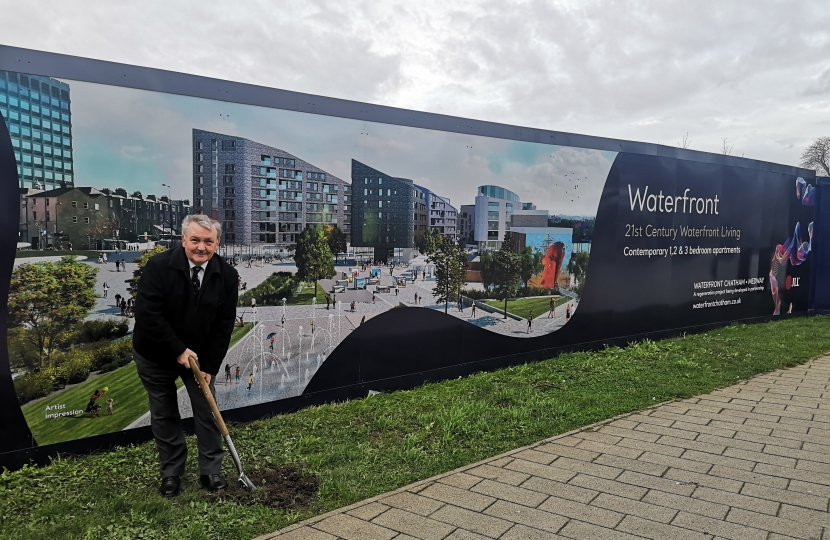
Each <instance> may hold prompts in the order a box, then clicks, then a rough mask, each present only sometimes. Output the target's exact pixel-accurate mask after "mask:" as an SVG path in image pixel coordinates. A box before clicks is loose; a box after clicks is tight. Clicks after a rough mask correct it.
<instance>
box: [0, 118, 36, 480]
mask: <svg viewBox="0 0 830 540" xmlns="http://www.w3.org/2000/svg"><path fill="white" fill-rule="evenodd" d="M18 185H19V184H18V178H17V164H16V163H15V159H14V149H13V148H12V140H11V137H10V135H9V130H8V128H7V127H6V123H5V122H2V121H0V231H6V233H5V234H0V298H2V303H3V309H0V410H2V411H3V414H0V452H7V451H9V450H17V449H20V448H28V447H30V446H35V442H34V438H33V437H32V432H31V431H29V425H28V424H27V423H26V418H25V417H24V416H23V411H22V410H20V404H19V403H18V402H17V394H15V391H14V383H13V382H12V374H11V366H10V364H9V347H8V333H7V331H6V329H7V328H8V316H9V315H8V314H9V310H8V301H9V285H10V283H11V275H12V268H13V267H14V255H15V252H16V251H17V234H16V231H17V229H18V224H19V221H18V220H19V217H20V208H18V204H19V190H18V187H17V186H18ZM10 233H14V234H10ZM0 466H2V462H0Z"/></svg>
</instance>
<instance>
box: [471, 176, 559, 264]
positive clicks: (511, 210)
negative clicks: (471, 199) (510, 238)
mask: <svg viewBox="0 0 830 540" xmlns="http://www.w3.org/2000/svg"><path fill="white" fill-rule="evenodd" d="M462 208H463V207H462ZM547 225H548V211H547V210H537V209H536V206H535V205H534V204H533V203H530V202H525V203H523V202H521V200H520V199H519V196H518V195H516V194H515V193H513V192H512V191H510V190H509V189H505V188H503V187H500V186H479V188H478V194H477V195H476V203H475V218H474V220H473V239H474V240H475V241H476V242H478V245H479V249H480V250H481V251H485V250H497V249H500V248H501V243H502V240H503V239H504V235H505V233H506V232H507V231H509V230H511V229H512V227H547Z"/></svg>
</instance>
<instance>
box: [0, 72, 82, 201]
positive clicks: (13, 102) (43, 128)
mask: <svg viewBox="0 0 830 540" xmlns="http://www.w3.org/2000/svg"><path fill="white" fill-rule="evenodd" d="M0 113H2V116H3V120H5V122H6V126H7V127H8V129H9V134H10V135H11V140H12V147H13V148H14V157H15V161H16V162H17V176H18V178H19V182H20V187H21V188H23V189H44V190H48V189H55V188H59V187H60V186H61V185H62V183H65V185H67V186H72V185H74V163H73V153H72V111H71V107H70V99H69V85H68V84H66V83H64V82H60V81H58V80H55V79H51V78H49V77H40V76H37V75H24V74H22V73H15V72H13V71H2V70H0Z"/></svg>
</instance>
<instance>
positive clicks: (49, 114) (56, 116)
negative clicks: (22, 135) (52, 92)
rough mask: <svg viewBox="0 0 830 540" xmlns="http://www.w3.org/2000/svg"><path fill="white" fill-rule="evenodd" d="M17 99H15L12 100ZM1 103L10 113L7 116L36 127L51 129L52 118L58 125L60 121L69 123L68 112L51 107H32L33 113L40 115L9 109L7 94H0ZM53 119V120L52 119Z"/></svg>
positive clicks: (4, 109)
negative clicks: (7, 106)
mask: <svg viewBox="0 0 830 540" xmlns="http://www.w3.org/2000/svg"><path fill="white" fill-rule="evenodd" d="M12 101H15V100H12ZM0 105H3V111H6V112H7V113H8V114H5V113H4V115H3V116H5V117H6V118H8V119H9V120H12V121H15V122H22V123H24V124H32V125H34V126H36V127H40V126H41V125H43V127H45V128H47V129H49V128H50V127H51V125H52V120H54V124H55V125H58V123H60V122H63V123H65V124H69V123H70V122H69V115H68V114H66V113H62V112H60V111H53V110H51V109H46V108H43V109H41V108H40V107H38V106H34V107H32V110H31V114H37V115H39V116H30V115H29V114H27V113H24V112H20V113H18V112H17V111H15V110H14V109H13V108H12V109H11V110H7V109H6V108H5V105H7V104H6V96H4V95H3V94H0ZM50 119H51V120H50Z"/></svg>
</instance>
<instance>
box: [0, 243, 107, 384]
mask: <svg viewBox="0 0 830 540" xmlns="http://www.w3.org/2000/svg"><path fill="white" fill-rule="evenodd" d="M97 273H98V269H97V268H93V267H92V266H90V265H88V264H85V263H82V262H80V261H77V260H75V258H74V257H64V258H62V259H61V260H60V261H57V262H43V263H30V264H21V265H19V266H17V267H15V268H14V270H13V271H12V279H11V284H10V287H9V304H8V306H9V307H8V313H9V325H10V326H11V327H23V328H25V329H26V336H27V338H28V339H29V340H30V342H31V344H32V345H33V346H34V348H35V349H36V350H37V351H38V365H37V366H36V367H37V368H38V369H41V368H44V367H47V366H48V365H50V361H51V357H52V353H53V352H54V350H55V349H56V348H57V341H58V339H57V338H58V336H59V335H60V334H61V333H62V332H64V331H66V330H68V329H70V328H71V327H72V326H73V325H74V324H75V323H77V322H79V321H82V320H83V319H84V318H85V317H86V316H87V315H89V311H90V310H91V309H92V308H93V307H94V306H95V300H96V294H95V275H96V274H97Z"/></svg>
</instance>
